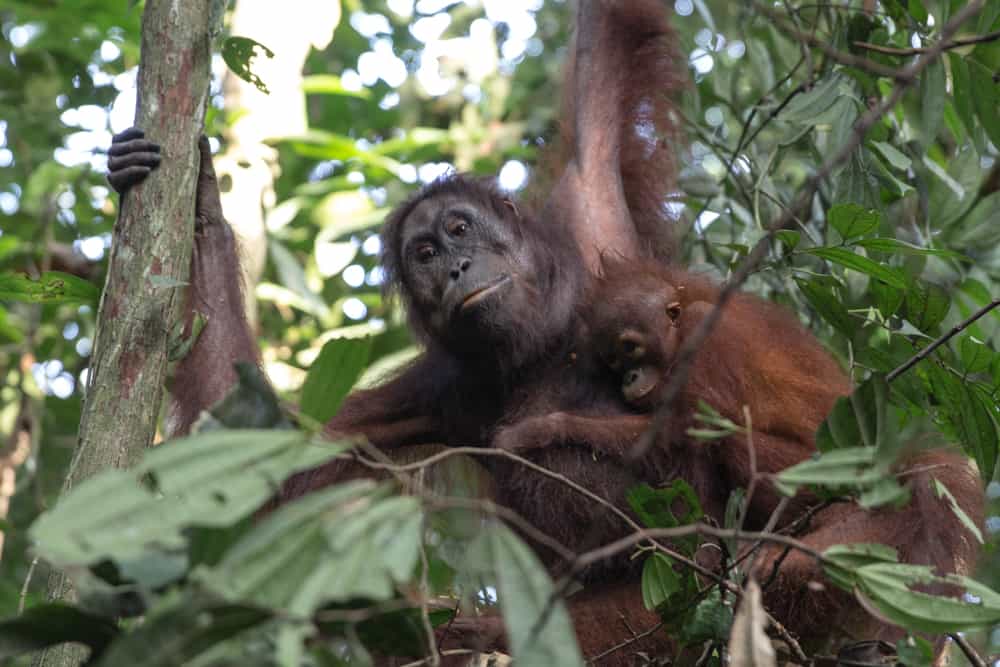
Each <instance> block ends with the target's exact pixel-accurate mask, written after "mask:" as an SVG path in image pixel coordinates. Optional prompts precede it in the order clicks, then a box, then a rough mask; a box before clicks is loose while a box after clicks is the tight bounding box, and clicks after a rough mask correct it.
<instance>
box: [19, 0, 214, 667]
mask: <svg viewBox="0 0 1000 667" xmlns="http://www.w3.org/2000/svg"><path fill="white" fill-rule="evenodd" d="M222 5H223V2H222V0H147V1H146V7H145V10H144V12H143V17H142V62H141V64H140V66H139V91H138V92H139V94H138V103H137V108H136V125H138V126H139V127H142V128H143V129H144V130H145V131H146V133H147V136H148V137H149V138H150V139H152V140H153V141H156V142H157V143H159V144H160V146H161V149H162V152H163V153H164V160H163V165H162V167H160V168H159V169H158V170H156V172H155V173H154V174H152V175H151V176H150V177H149V178H148V179H146V181H145V182H144V183H143V184H142V185H139V186H137V187H135V188H132V189H131V190H130V191H129V192H128V193H127V194H126V195H125V197H123V201H122V202H121V206H122V211H121V215H119V217H118V222H117V224H116V225H115V229H114V238H113V243H112V248H111V257H110V260H109V266H108V277H107V282H106V284H105V286H104V295H103V297H102V299H101V307H100V311H99V314H98V323H97V335H96V342H95V345H94V355H93V358H92V359H93V361H92V365H91V367H90V377H89V381H88V383H87V396H86V402H85V404H84V408H83V415H82V418H81V423H80V438H79V442H78V443H77V448H76V452H75V454H74V456H73V461H72V463H71V465H70V469H69V471H68V473H67V476H66V481H65V483H64V485H63V492H64V493H65V492H66V491H67V490H68V489H70V488H72V487H73V486H75V485H76V484H77V483H79V482H80V481H82V480H84V479H86V478H88V477H91V476H92V475H94V474H95V473H97V472H99V471H101V470H105V469H107V468H112V467H115V468H124V467H128V466H131V465H133V464H134V463H135V462H136V461H137V460H138V459H139V457H140V456H141V455H142V452H143V450H144V449H145V448H146V447H148V446H149V445H151V444H152V442H153V436H154V434H155V432H156V421H157V418H158V416H159V413H160V405H161V402H162V399H163V390H164V380H165V377H166V372H167V354H168V346H169V344H170V341H171V337H172V332H173V331H174V329H175V323H176V322H178V321H179V317H180V306H181V303H182V301H183V298H184V285H185V284H186V282H187V280H188V271H189V265H190V262H191V245H192V238H193V233H194V232H193V230H194V202H195V184H196V182H197V177H198V137H199V135H200V134H201V131H202V126H203V123H204V114H205V102H206V98H207V96H208V84H209V73H210V70H209V65H210V61H211V38H212V35H213V33H214V32H215V30H216V28H215V26H216V25H217V23H218V19H219V18H221V15H222ZM49 596H50V598H52V599H56V600H72V599H74V598H75V592H74V590H73V587H72V585H71V583H70V582H69V581H68V580H67V578H66V577H65V575H63V574H62V573H59V572H53V573H52V575H51V576H50V578H49ZM84 657H85V650H84V649H82V648H80V647H78V646H75V645H63V646H60V647H57V648H54V649H51V650H48V651H46V652H44V653H41V654H39V655H38V656H37V657H36V659H35V662H34V664H35V665H43V666H45V667H51V666H57V665H58V666H60V667H61V666H64V665H67V666H68V665H78V664H80V662H81V661H82V660H83V659H84Z"/></svg>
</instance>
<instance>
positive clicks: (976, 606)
mask: <svg viewBox="0 0 1000 667" xmlns="http://www.w3.org/2000/svg"><path fill="white" fill-rule="evenodd" d="M854 576H855V578H856V582H857V585H858V587H859V588H860V590H861V591H862V592H863V593H864V594H865V595H866V596H867V597H868V598H869V599H871V601H872V602H874V603H875V605H876V606H877V607H878V609H879V611H880V612H882V613H883V614H884V615H885V616H886V617H888V618H889V619H890V620H892V621H893V622H895V623H898V624H899V625H901V626H903V627H905V628H907V629H909V630H915V631H918V632H927V633H931V634H942V633H946V632H956V631H961V630H974V629H977V628H988V627H990V626H992V625H995V624H996V623H1000V594H998V593H997V592H995V591H993V590H992V589H990V588H989V587H987V586H984V585H983V584H980V583H978V582H976V581H973V580H972V579H969V578H968V577H961V576H958V575H947V576H937V575H935V574H934V573H933V571H932V568H931V567H929V566H926V565H906V564H903V563H875V564H872V565H865V566H862V567H860V568H858V569H857V570H855V572H854ZM930 587H939V588H941V589H942V590H945V591H948V594H942V595H931V594H929V593H924V592H921V589H923V590H927V589H928V588H930ZM966 595H970V596H974V600H973V599H969V598H966V597H965V596H966Z"/></svg>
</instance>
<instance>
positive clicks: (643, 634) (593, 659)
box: [587, 623, 663, 664]
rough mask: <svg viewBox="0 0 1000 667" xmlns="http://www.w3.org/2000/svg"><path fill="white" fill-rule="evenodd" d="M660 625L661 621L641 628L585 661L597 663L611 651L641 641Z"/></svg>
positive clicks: (614, 651)
mask: <svg viewBox="0 0 1000 667" xmlns="http://www.w3.org/2000/svg"><path fill="white" fill-rule="evenodd" d="M662 627H663V623H657V624H656V625H654V626H653V627H651V628H649V629H648V630H643V631H642V632H640V633H638V634H635V633H633V634H632V636H631V637H629V638H628V639H626V640H625V641H623V642H622V643H620V644H615V645H614V646H612V647H611V648H609V649H608V650H606V651H602V652H601V653H598V654H597V655H595V656H592V657H590V658H587V662H588V663H590V664H597V663H599V662H600V661H601V660H603V659H604V658H606V657H608V656H609V655H611V654H612V653H617V652H618V651H621V650H622V649H626V648H628V647H629V646H631V645H632V644H634V643H636V642H638V641H642V640H643V639H645V638H646V637H649V636H651V635H653V634H654V633H655V632H657V631H658V630H660V629H661V628H662Z"/></svg>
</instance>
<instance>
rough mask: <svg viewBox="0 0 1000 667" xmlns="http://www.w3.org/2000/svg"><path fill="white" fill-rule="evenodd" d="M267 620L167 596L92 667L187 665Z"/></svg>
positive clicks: (241, 609) (193, 596)
mask: <svg viewBox="0 0 1000 667" xmlns="http://www.w3.org/2000/svg"><path fill="white" fill-rule="evenodd" d="M270 618H271V614H270V613H269V612H268V611H266V610H263V609H257V608H254V607H251V606H248V605H242V604H230V603H228V602H223V601H219V600H215V599H212V598H211V597H208V596H205V595H199V594H197V593H194V592H187V593H174V594H171V595H168V596H167V597H166V598H165V599H164V600H163V601H162V602H161V603H160V604H158V605H157V606H156V607H154V608H153V609H152V610H151V611H150V612H149V613H148V614H146V617H145V619H144V621H143V623H142V625H140V626H138V627H137V628H135V629H133V630H132V631H131V632H129V633H128V634H123V635H121V637H120V638H119V639H117V640H116V641H115V642H114V643H113V644H111V646H110V647H109V648H108V650H107V652H106V653H105V654H104V656H103V657H102V659H101V660H100V662H99V663H98V667H130V666H131V665H144V666H146V665H148V666H149V667H173V666H174V665H188V664H191V663H192V662H193V661H195V660H196V659H197V658H199V657H200V656H202V655H204V654H205V653H206V652H208V651H210V650H212V649H214V648H215V647H216V646H218V645H219V644H221V643H222V642H225V641H227V640H229V639H231V638H233V637H235V636H237V635H238V634H239V633H241V632H243V631H245V630H248V629H250V628H254V627H256V626H260V625H261V624H262V623H264V622H266V621H268V620H269V619H270Z"/></svg>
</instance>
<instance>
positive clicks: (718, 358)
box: [588, 262, 984, 640]
mask: <svg viewBox="0 0 1000 667" xmlns="http://www.w3.org/2000/svg"><path fill="white" fill-rule="evenodd" d="M718 292H719V289H718V287H716V286H715V285H713V284H712V283H711V282H710V281H708V280H706V279H705V278H703V277H699V276H695V275H692V274H691V273H690V272H688V271H685V270H683V269H679V268H671V267H663V266H660V265H658V264H656V263H653V262H647V263H641V262H630V263H627V264H626V263H619V262H609V263H608V264H607V267H606V274H605V276H604V277H603V279H602V280H600V281H599V282H598V284H597V286H596V288H595V289H594V290H593V292H592V294H591V305H590V310H589V317H588V324H589V326H590V332H591V335H592V336H593V337H594V338H593V342H594V344H595V345H598V346H601V345H602V341H603V346H604V347H603V349H600V350H598V352H599V353H601V354H602V355H604V356H605V357H607V356H609V355H613V354H614V353H615V350H613V349H610V350H609V349H607V348H608V346H613V345H614V344H615V343H616V342H617V340H618V337H619V335H620V333H621V332H622V331H630V332H633V333H638V334H639V338H638V339H636V340H641V341H642V342H643V343H644V344H645V345H647V346H648V348H650V351H649V352H648V354H647V355H646V359H647V360H649V359H652V360H653V361H654V362H655V363H659V364H663V365H664V367H663V370H664V373H665V376H666V374H668V373H669V369H670V366H671V364H672V363H673V361H674V358H673V354H674V353H675V352H676V349H677V346H678V344H679V343H680V342H682V341H683V340H684V339H685V338H686V336H688V335H690V334H691V332H692V331H693V330H694V328H695V327H696V326H697V325H698V323H699V321H700V320H701V319H702V318H703V317H705V316H706V315H707V314H708V312H709V311H710V310H711V309H712V308H713V307H714V306H713V305H712V304H714V303H716V301H717V300H718ZM664 293H666V294H668V295H669V300H670V301H671V302H673V301H675V300H678V296H679V301H680V304H679V305H680V316H679V318H677V320H676V322H675V321H673V318H671V317H669V316H668V315H667V314H666V313H665V312H664V311H663V309H662V307H661V306H662V303H660V302H658V301H657V300H656V299H655V298H650V297H651V296H655V295H656V294H664ZM651 308H655V309H656V311H658V312H654V310H651ZM672 328H676V329H677V335H678V338H679V340H677V341H672V342H671V344H670V345H669V346H667V345H665V343H664V340H665V339H666V334H668V333H671V332H670V330H671V329H672ZM630 340H631V339H630ZM657 347H660V348H661V353H660V354H657V352H656V350H655V348H657ZM664 347H667V348H668V351H665V352H664V351H662V348H664ZM849 391H850V382H849V380H848V378H847V376H846V375H845V374H844V373H843V372H842V371H841V369H840V368H839V366H838V365H837V363H836V362H835V361H834V360H833V359H832V358H831V357H830V355H829V354H828V353H827V352H826V351H825V350H823V349H822V347H821V346H820V344H819V343H818V341H816V340H815V338H814V337H813V336H812V335H811V334H810V333H809V332H808V331H807V330H805V329H804V328H803V327H802V326H801V325H800V324H799V322H798V321H797V320H796V319H795V318H794V316H792V315H791V313H788V312H787V311H785V310H784V309H782V308H780V307H778V306H776V305H774V304H771V303H768V302H766V301H764V300H762V299H759V298H756V297H754V296H751V295H747V294H738V295H736V296H734V297H733V298H731V299H730V301H729V302H728V303H727V304H726V305H725V306H724V310H723V313H722V316H721V318H720V320H719V321H718V323H717V325H716V327H715V328H714V330H713V331H712V333H711V335H710V336H709V337H708V338H707V339H706V340H705V342H704V344H703V346H702V348H701V349H700V350H699V352H698V353H697V355H696V356H695V359H694V362H693V364H692V366H691V369H690V375H689V379H688V382H687V384H686V386H685V387H684V389H683V390H682V392H681V394H680V397H679V399H678V401H677V402H676V403H675V408H674V412H675V413H676V414H677V415H678V419H676V420H675V421H674V422H673V423H672V424H671V430H670V431H669V432H668V433H665V434H663V435H662V436H661V438H660V442H659V444H658V446H659V447H674V448H676V447H677V438H678V435H679V434H682V433H683V429H684V428H685V427H687V426H690V425H692V419H691V415H693V414H694V413H695V410H696V409H697V402H698V401H699V400H704V401H706V402H707V403H709V404H710V405H712V406H713V407H714V408H715V409H716V410H718V411H719V412H720V413H721V414H722V415H723V416H726V417H728V418H730V419H732V420H733V421H735V422H737V423H743V422H744V421H745V419H744V413H743V408H744V406H746V407H747V408H749V412H750V416H751V420H752V426H753V436H754V440H753V442H754V452H755V459H756V470H757V471H758V473H762V474H764V475H768V474H774V473H777V472H780V471H781V470H783V469H785V468H787V467H788V466H790V465H792V464H795V463H798V462H800V461H802V460H804V459H806V458H807V457H809V456H811V455H812V454H813V452H814V451H815V443H814V434H815V433H816V430H817V428H818V426H819V425H820V423H821V422H822V420H823V419H824V418H825V416H826V414H827V413H828V412H829V410H830V408H831V407H832V406H833V402H834V401H835V400H836V399H837V397H839V396H842V395H845V394H846V393H848V392H849ZM646 407H649V408H653V407H655V402H654V403H653V404H648V405H647V406H646ZM681 437H682V436H681ZM687 452H688V453H689V454H691V455H693V456H696V457H698V458H699V459H703V460H713V461H715V462H716V464H715V465H716V466H717V467H718V469H719V470H720V471H725V474H724V475H722V476H720V477H719V478H717V479H715V480H710V482H709V488H707V489H706V488H705V487H704V486H703V484H704V480H703V479H702V480H695V481H693V483H694V485H695V487H696V488H697V489H698V490H699V492H700V493H701V494H705V496H706V497H707V498H709V499H713V498H718V497H720V496H724V495H727V494H728V492H729V491H731V490H732V489H733V488H735V487H738V486H742V487H746V486H747V484H748V483H749V481H750V479H749V476H750V472H751V467H750V460H749V451H748V447H747V442H746V439H745V437H744V436H733V437H729V438H726V439H724V440H722V441H721V442H717V443H714V444H707V443H705V444H701V445H700V446H699V445H696V444H695V443H693V442H690V443H689V445H688V448H687ZM899 470H900V477H901V478H902V479H904V480H905V481H906V482H907V485H908V487H909V490H910V493H911V499H910V501H909V502H908V503H907V504H906V505H905V506H904V507H902V508H891V507H890V508H880V509H876V510H871V511H869V510H865V509H863V508H861V507H860V506H858V505H856V504H854V503H851V502H841V503H836V504H834V505H831V506H829V507H826V508H824V509H821V510H820V511H819V512H817V513H816V514H815V515H814V516H813V517H812V519H811V521H810V522H809V524H808V526H807V527H806V529H805V530H804V532H803V533H802V534H800V535H799V536H798V537H799V539H800V540H801V541H802V542H804V543H805V544H806V545H807V546H809V547H811V548H813V549H814V550H817V551H822V550H823V549H826V548H828V547H830V546H832V545H834V544H850V543H858V542H879V543H882V544H886V545H888V546H891V547H893V548H895V549H896V550H897V552H898V554H899V557H900V560H901V561H902V562H906V563H914V564H928V565H934V566H935V568H936V570H937V571H939V572H942V573H944V572H948V573H959V574H970V573H971V572H972V571H973V568H974V564H975V559H976V555H977V553H978V550H979V545H978V544H977V542H976V540H975V539H974V538H973V535H972V534H971V533H970V532H969V531H968V530H967V529H966V528H965V527H963V526H962V524H961V523H960V522H959V521H958V520H957V518H956V516H955V515H954V513H953V512H952V510H951V509H950V507H949V505H948V501H946V500H943V499H941V498H938V497H937V494H936V492H935V491H934V490H933V484H934V480H937V481H938V482H941V483H942V484H944V485H945V486H946V487H947V488H948V489H949V490H950V492H951V493H952V495H954V496H955V498H956V500H957V501H958V504H959V506H960V507H961V508H962V510H963V511H964V512H965V513H966V514H967V515H968V516H969V517H970V518H971V519H972V521H974V522H975V523H976V524H977V525H982V521H983V513H984V506H983V505H984V503H983V494H982V491H981V487H980V483H979V477H978V475H977V474H976V472H975V469H974V467H973V466H972V465H970V463H969V461H968V459H967V458H966V457H965V456H963V455H962V454H960V453H957V452H952V451H947V450H938V451H929V452H923V453H919V454H916V455H913V456H910V457H908V458H907V459H906V460H905V461H904V462H902V463H901V465H900V466H899ZM799 497H801V498H803V499H804V500H806V501H808V500H809V496H808V495H803V494H800V496H799ZM778 500H779V496H778V495H777V493H776V491H775V490H774V489H773V488H772V487H770V485H769V484H767V483H766V482H765V483H764V484H763V485H762V486H758V487H757V489H756V490H755V492H754V496H753V502H752V504H751V507H750V510H749V512H748V514H747V527H748V528H759V527H761V526H763V525H764V524H765V523H766V522H767V520H768V518H769V517H770V515H771V513H772V512H773V511H774V510H775V508H776V506H777V504H778ZM792 507H793V508H794V507H795V504H793V505H792ZM706 510H707V513H708V514H709V516H712V517H713V518H714V519H716V520H717V521H721V520H722V516H721V515H720V514H718V513H717V511H718V504H717V503H711V502H710V503H708V504H707V506H706ZM796 514H797V512H795V511H786V513H785V517H784V521H783V522H782V523H787V521H789V520H792V519H795V518H796ZM779 525H780V524H779ZM784 551H785V550H784V549H783V548H780V547H777V546H768V547H766V548H765V549H764V551H763V558H761V559H760V561H759V563H758V566H757V570H756V572H757V576H758V578H759V579H761V580H762V581H763V580H767V579H768V578H770V576H771V575H772V571H773V569H774V565H775V562H776V561H777V559H779V558H782V557H783V560H782V561H781V565H780V568H779V569H778V570H777V573H776V576H775V577H774V580H773V583H772V585H771V586H769V587H768V588H767V589H766V590H765V604H766V606H767V608H768V609H769V611H771V612H772V613H774V614H775V615H776V616H777V618H778V619H779V620H780V621H782V622H783V623H784V624H785V625H786V626H787V627H788V628H790V629H791V630H792V631H793V632H795V633H796V634H797V635H799V636H801V637H805V638H808V639H813V640H819V639H825V640H830V639H831V638H834V637H837V636H840V637H841V638H858V639H871V638H883V639H892V638H896V637H898V636H899V634H900V633H899V631H898V629H897V628H894V627H892V626H889V625H884V624H882V623H879V622H878V621H877V620H876V619H874V618H873V617H871V616H869V615H868V614H866V613H864V612H862V611H861V610H860V609H859V608H858V607H857V605H855V604H852V603H851V600H850V596H848V595H847V594H846V593H844V592H843V591H840V590H838V589H835V588H833V586H832V584H830V583H829V582H825V583H823V582H824V577H823V575H822V573H821V571H820V569H819V567H818V565H817V563H816V562H815V561H814V560H813V559H812V558H811V557H810V556H808V555H806V554H804V553H803V552H801V551H791V552H789V553H788V554H784V555H783V552H784ZM810 582H820V583H823V586H822V588H815V587H810V586H809V585H808V584H809V583H810Z"/></svg>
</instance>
